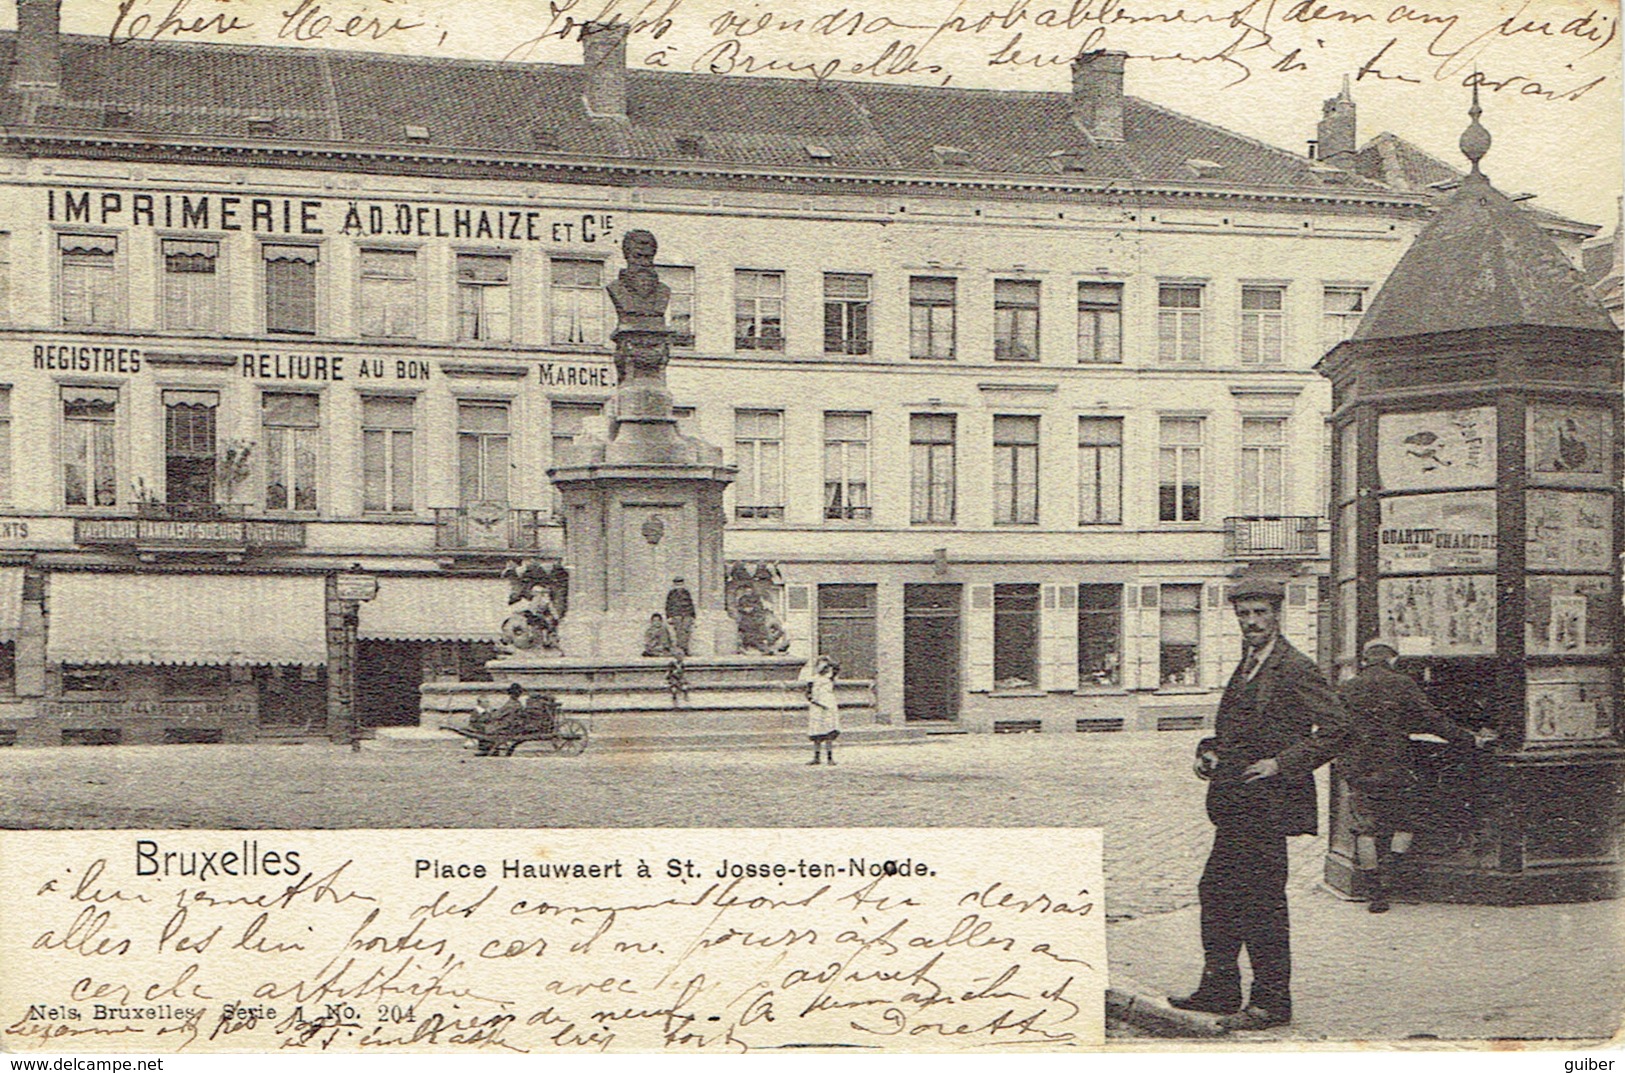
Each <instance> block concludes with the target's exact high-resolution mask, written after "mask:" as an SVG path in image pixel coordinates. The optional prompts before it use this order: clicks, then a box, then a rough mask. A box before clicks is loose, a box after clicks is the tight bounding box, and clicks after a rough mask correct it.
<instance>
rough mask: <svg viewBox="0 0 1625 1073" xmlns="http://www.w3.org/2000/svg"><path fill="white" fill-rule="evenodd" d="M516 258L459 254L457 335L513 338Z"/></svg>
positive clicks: (502, 340) (484, 340)
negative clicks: (513, 284)
mask: <svg viewBox="0 0 1625 1073" xmlns="http://www.w3.org/2000/svg"><path fill="white" fill-rule="evenodd" d="M512 273H513V258H511V257H509V256H508V255H507V254H485V253H459V254H458V255H457V338H459V339H467V340H470V341H474V342H481V343H506V342H507V341H508V340H509V339H512V338H513V287H512Z"/></svg>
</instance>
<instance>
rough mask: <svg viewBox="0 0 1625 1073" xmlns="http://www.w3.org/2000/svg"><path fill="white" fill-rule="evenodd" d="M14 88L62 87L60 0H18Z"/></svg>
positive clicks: (48, 90)
mask: <svg viewBox="0 0 1625 1073" xmlns="http://www.w3.org/2000/svg"><path fill="white" fill-rule="evenodd" d="M11 85H12V88H13V89H17V90H21V91H23V92H25V93H38V94H41V95H54V94H56V93H57V92H59V91H60V90H61V88H62V0H17V58H16V62H15V63H14V64H13V65H12V68H11Z"/></svg>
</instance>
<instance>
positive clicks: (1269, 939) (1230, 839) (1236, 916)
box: [1197, 823, 1292, 1015]
mask: <svg viewBox="0 0 1625 1073" xmlns="http://www.w3.org/2000/svg"><path fill="white" fill-rule="evenodd" d="M1259 826H1260V825H1243V824H1240V823H1227V824H1224V825H1222V826H1219V827H1215V828H1214V831H1213V851H1212V852H1211V853H1209V854H1208V858H1207V867H1206V868H1205V869H1203V871H1202V881H1201V883H1200V884H1199V885H1198V887H1197V892H1198V894H1199V896H1200V898H1201V902H1202V953H1203V956H1204V959H1205V964H1204V966H1203V969H1202V983H1201V990H1202V992H1203V993H1204V994H1206V995H1208V996H1210V997H1212V998H1214V999H1215V1000H1218V1001H1231V1000H1233V999H1234V998H1238V997H1239V996H1240V995H1241V965H1240V957H1241V950H1242V948H1243V947H1246V949H1247V960H1248V962H1249V963H1250V964H1251V965H1252V970H1253V986H1252V995H1251V997H1250V999H1249V1001H1248V1005H1251V1006H1261V1007H1263V1008H1264V1009H1267V1010H1269V1011H1270V1012H1271V1013H1279V1014H1287V1015H1290V1014H1291V1013H1292V951H1291V933H1290V929H1289V925H1288V922H1287V909H1286V874H1287V868H1286V836H1285V835H1281V834H1276V833H1273V832H1271V831H1269V830H1268V829H1267V828H1266V829H1265V830H1259Z"/></svg>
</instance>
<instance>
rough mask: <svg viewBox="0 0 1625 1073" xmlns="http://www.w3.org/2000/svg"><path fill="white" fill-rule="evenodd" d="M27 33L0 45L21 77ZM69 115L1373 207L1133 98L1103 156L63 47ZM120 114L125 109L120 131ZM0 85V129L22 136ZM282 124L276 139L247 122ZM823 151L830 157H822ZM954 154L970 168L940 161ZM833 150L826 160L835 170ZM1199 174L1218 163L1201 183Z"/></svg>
mask: <svg viewBox="0 0 1625 1073" xmlns="http://www.w3.org/2000/svg"><path fill="white" fill-rule="evenodd" d="M13 51H14V35H10V34H7V35H3V36H0V65H5V66H7V67H9V65H10V63H11V59H12V54H13ZM62 70H63V88H62V94H61V98H60V100H58V101H54V102H50V103H42V104H41V105H40V106H39V107H38V109H37V111H35V112H34V113H33V117H32V119H33V121H32V124H31V125H27V126H28V129H29V131H30V133H35V134H38V133H45V132H47V131H50V130H69V131H75V132H80V133H90V132H107V131H108V130H109V128H110V127H114V128H115V129H117V130H121V131H131V132H137V133H140V134H155V135H158V136H160V137H162V136H164V135H171V136H174V137H176V138H186V137H190V138H200V137H201V138H207V137H217V138H221V139H231V140H232V141H233V142H234V143H239V142H246V143H250V144H252V143H254V142H262V143H264V142H271V143H275V142H278V141H282V142H286V141H290V140H291V141H298V142H302V143H308V142H317V143H334V144H338V145H350V146H366V147H369V148H380V149H388V148H392V147H399V148H402V149H406V148H411V149H414V150H420V151H421V150H422V149H423V148H424V146H425V141H424V139H423V137H422V132H416V133H418V137H417V138H412V137H409V136H408V132H407V128H408V127H420V128H422V131H423V132H427V142H426V144H427V145H428V146H431V147H434V148H438V149H445V150H451V151H455V152H458V153H461V154H468V155H473V156H478V155H479V154H480V153H481V152H489V153H493V154H520V155H534V154H542V155H545V156H547V157H550V158H551V157H561V156H562V157H594V158H608V159H610V160H615V161H621V162H627V163H688V164H693V163H695V162H696V161H697V162H701V163H704V164H707V165H710V166H722V167H728V166H739V167H751V166H759V167H766V168H784V167H801V168H817V167H823V168H827V169H830V170H834V171H837V172H860V173H881V174H884V173H887V172H891V173H898V174H904V175H918V174H942V175H955V176H966V175H968V174H972V175H979V176H988V175H992V176H1003V177H1010V178H1019V177H1021V176H1047V177H1048V179H1049V181H1052V182H1053V181H1060V182H1065V181H1066V180H1067V179H1075V180H1077V181H1078V182H1079V183H1090V182H1093V181H1100V182H1105V181H1110V180H1119V181H1124V182H1126V183H1130V184H1133V185H1136V186H1141V187H1147V186H1150V187H1161V186H1174V187H1189V188H1193V189H1202V190H1209V189H1215V188H1218V189H1239V190H1260V189H1262V190H1267V191H1278V192H1281V193H1287V194H1315V195H1332V196H1341V195H1349V194H1353V195H1363V196H1364V197H1368V198H1369V197H1376V198H1377V199H1379V200H1389V199H1390V198H1391V197H1392V191H1391V189H1389V188H1387V187H1384V186H1383V185H1382V184H1380V183H1377V182H1372V181H1369V180H1368V179H1363V178H1360V177H1358V176H1356V175H1352V174H1349V173H1345V172H1337V171H1335V170H1334V169H1329V168H1326V167H1325V166H1323V165H1317V164H1316V163H1315V162H1313V161H1311V160H1309V159H1308V158H1306V157H1303V156H1299V155H1297V154H1295V153H1291V152H1287V151H1285V150H1282V149H1277V148H1275V147H1272V146H1269V145H1265V144H1263V143H1261V142H1258V141H1255V140H1253V139H1250V138H1246V137H1243V136H1241V135H1239V134H1235V133H1232V132H1229V131H1226V130H1223V129H1221V128H1219V127H1216V126H1213V125H1211V124H1208V123H1204V122H1201V121H1199V120H1196V119H1192V118H1190V117H1188V116H1184V115H1180V114H1179V113H1177V112H1174V111H1171V110H1169V109H1166V108H1163V107H1160V106H1158V105H1155V104H1151V103H1150V102H1147V101H1144V100H1140V99H1138V98H1133V97H1129V98H1125V102H1124V129H1125V139H1124V141H1122V142H1121V143H1097V142H1096V141H1095V140H1094V139H1093V138H1092V137H1091V136H1090V135H1088V134H1086V133H1084V131H1083V130H1081V129H1080V128H1079V126H1078V125H1077V124H1076V123H1075V122H1074V121H1073V116H1072V111H1071V98H1070V95H1069V94H1066V93H1033V92H1015V91H1000V90H966V89H957V88H935V87H923V86H902V85H879V84H871V83H857V82H827V83H825V84H823V85H821V86H820V85H815V84H814V83H812V82H811V81H807V80H795V79H771V78H745V77H735V76H716V75H699V74H679V73H673V72H664V71H651V70H642V69H632V70H630V71H629V72H628V81H627V101H628V104H627V112H628V118H627V120H625V121H619V120H606V119H602V118H594V117H591V116H589V115H588V114H587V111H586V108H585V105H584V103H583V99H582V94H583V89H584V81H585V80H584V73H583V69H582V68H581V67H579V66H566V65H557V64H541V63H493V62H481V61H472V60H446V59H426V58H421V57H400V56H383V55H376V54H368V53H361V52H350V51H326V50H310V49H292V48H286V49H285V48H265V47H242V46H228V45H221V44H209V45H203V44H174V43H164V44H153V43H132V44H126V45H119V46H112V45H110V44H109V43H108V42H107V41H106V40H105V39H102V38H88V37H74V36H67V37H64V38H63V57H62ZM110 112H117V113H119V114H118V115H117V117H116V120H113V119H110V117H109V116H110ZM27 115H28V113H26V112H25V111H23V110H22V109H20V108H19V104H18V98H17V95H16V94H15V92H14V91H12V90H10V89H9V88H3V87H0V120H3V121H4V122H6V123H8V124H14V123H18V122H22V121H24V120H26V119H27ZM265 118H272V119H274V120H275V124H276V126H275V133H274V135H269V136H268V135H267V134H266V132H265V130H264V129H263V127H256V128H255V129H251V125H250V120H251V119H265ZM809 144H811V145H815V146H819V147H822V150H820V151H819V155H817V156H815V155H814V154H813V153H812V152H809V149H808V146H809ZM948 147H952V148H956V149H959V150H962V151H963V152H962V153H949V152H943V150H944V149H945V148H948ZM823 150H827V152H828V156H827V157H825V156H823V155H822V151H823ZM1192 160H1201V161H1212V162H1214V163H1216V164H1218V165H1221V166H1220V167H1218V168H1210V167H1206V166H1205V165H1204V167H1203V169H1202V170H1201V171H1200V172H1199V171H1198V170H1196V169H1195V168H1193V167H1192V166H1191V164H1190V161H1192Z"/></svg>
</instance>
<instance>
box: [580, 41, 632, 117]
mask: <svg viewBox="0 0 1625 1073" xmlns="http://www.w3.org/2000/svg"><path fill="white" fill-rule="evenodd" d="M631 29H632V27H631V26H630V25H629V24H627V23H624V22H589V23H585V24H583V25H582V27H581V53H582V66H583V67H585V68H586V69H587V88H586V92H585V93H583V94H582V100H583V101H584V102H585V103H586V105H587V114H588V115H590V116H594V117H598V118H613V119H625V118H626V36H627V33H628V32H629V31H630V30H631Z"/></svg>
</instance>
